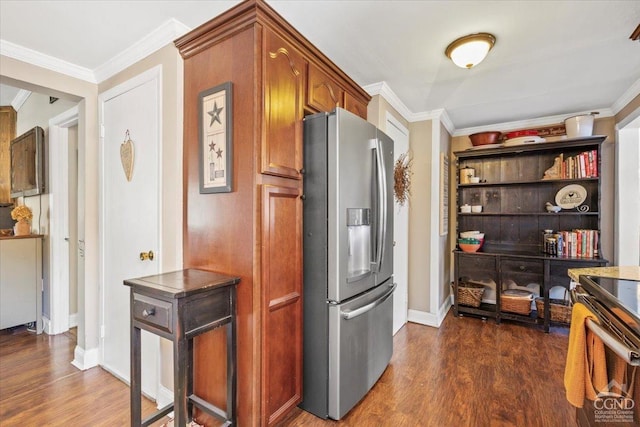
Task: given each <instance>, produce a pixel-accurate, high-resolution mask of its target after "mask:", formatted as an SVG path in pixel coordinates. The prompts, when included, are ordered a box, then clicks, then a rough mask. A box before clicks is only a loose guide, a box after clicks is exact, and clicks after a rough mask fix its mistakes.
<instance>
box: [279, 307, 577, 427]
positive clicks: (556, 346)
mask: <svg viewBox="0 0 640 427" xmlns="http://www.w3.org/2000/svg"><path fill="white" fill-rule="evenodd" d="M568 333H569V330H568V328H552V331H551V333H549V334H545V333H544V332H542V331H541V330H539V329H535V328H531V327H526V326H522V325H518V324H512V323H506V322H503V323H501V324H500V325H497V324H496V323H495V322H494V321H491V320H489V321H486V322H485V321H482V320H480V319H475V318H470V317H462V318H456V317H454V316H453V315H452V313H451V312H449V314H448V315H447V317H446V319H445V321H444V322H443V324H442V326H441V327H440V328H439V329H435V328H430V327H427V326H421V325H417V324H412V323H409V324H407V325H406V326H405V327H404V328H402V329H401V330H400V331H399V332H398V333H397V334H396V336H395V338H394V351H393V357H392V359H391V363H390V365H389V367H388V368H387V370H386V371H385V372H384V374H383V375H382V377H381V378H380V380H379V381H378V383H377V384H376V385H375V386H374V387H373V389H372V390H371V391H370V392H369V394H368V395H367V396H366V397H365V398H364V399H363V400H362V401H361V402H360V403H359V404H358V405H357V406H356V407H355V408H354V409H353V410H351V412H349V413H348V414H347V415H346V417H345V418H343V419H342V420H341V421H340V422H332V421H325V420H321V419H319V418H317V417H315V416H313V415H311V414H309V413H307V412H304V411H302V410H300V409H296V410H295V412H293V413H292V414H290V415H289V416H288V417H287V418H286V419H285V420H284V421H283V422H282V423H281V426H308V427H315V426H325V425H332V426H394V427H401V426H406V427H415V426H438V427H445V426H455V427H462V426H469V427H485V426H487V427H488V426H518V427H524V426H526V427H534V426H541V427H554V426H558V427H567V426H573V425H575V408H573V407H572V406H571V405H570V404H569V403H568V402H567V400H566V399H565V397H564V386H563V375H564V364H565V358H566V351H567V345H568Z"/></svg>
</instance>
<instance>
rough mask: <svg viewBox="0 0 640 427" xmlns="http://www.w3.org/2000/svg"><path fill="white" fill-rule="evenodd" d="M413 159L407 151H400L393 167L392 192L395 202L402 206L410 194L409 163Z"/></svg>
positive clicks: (410, 173)
mask: <svg viewBox="0 0 640 427" xmlns="http://www.w3.org/2000/svg"><path fill="white" fill-rule="evenodd" d="M412 163H413V159H412V158H411V156H410V155H409V153H408V152H407V153H402V154H400V156H399V157H398V160H396V164H395V167H394V169H393V192H394V193H395V196H396V202H398V204H399V205H400V206H404V204H405V203H406V201H407V200H409V196H410V195H411V175H413V173H412V172H411V164H412Z"/></svg>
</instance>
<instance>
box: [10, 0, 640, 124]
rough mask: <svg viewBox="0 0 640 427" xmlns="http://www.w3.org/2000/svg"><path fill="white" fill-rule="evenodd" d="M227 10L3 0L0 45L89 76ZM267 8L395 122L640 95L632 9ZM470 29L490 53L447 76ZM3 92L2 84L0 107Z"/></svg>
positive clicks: (488, 5) (536, 5) (206, 4)
mask: <svg viewBox="0 0 640 427" xmlns="http://www.w3.org/2000/svg"><path fill="white" fill-rule="evenodd" d="M237 3H238V1H207V0H198V1H155V0H144V1H131V0H128V1H117V0H107V1H102V0H92V1H66V0H49V1H30V0H17V1H16V0H2V1H0V39H1V41H0V43H4V46H5V47H6V46H7V45H8V44H10V45H11V46H12V47H13V48H14V49H15V48H16V47H20V48H26V49H30V50H32V51H36V52H39V53H41V54H44V55H48V56H49V57H52V58H53V59H54V60H56V61H65V63H68V64H72V65H73V66H76V67H80V68H81V69H86V70H87V72H88V74H89V75H92V73H94V72H95V71H96V70H98V69H100V68H101V67H104V65H105V64H108V63H109V62H112V61H113V60H114V58H117V57H118V55H119V54H120V53H121V52H123V51H126V50H127V49H128V48H130V47H131V46H132V45H133V44H135V43H136V42H138V41H140V40H142V39H144V38H145V37H146V36H148V35H149V34H150V33H152V32H153V31H154V30H156V29H157V28H159V27H160V26H161V25H162V24H163V23H166V22H167V21H168V20H170V19H172V18H173V19H175V20H177V21H179V23H182V24H184V25H185V26H186V27H189V28H194V27H196V26H198V25H200V24H202V23H204V22H206V21H208V20H209V19H211V18H213V17H214V16H216V15H218V14H219V13H221V12H223V11H224V10H226V9H228V8H229V7H231V6H233V5H235V4H237ZM267 3H268V4H269V5H271V6H272V7H273V8H274V9H275V10H276V11H277V12H278V13H280V14H281V15H282V16H283V17H284V18H285V19H286V20H288V21H289V22H290V23H291V24H292V25H293V26H294V27H295V28H297V29H298V30H299V31H300V32H301V33H302V34H303V35H304V36H306V37H307V38H308V39H309V40H310V41H311V42H312V43H313V44H315V45H316V46H317V47H318V48H319V49H320V50H321V51H322V52H324V53H325V54H326V55H327V56H328V57H329V58H331V59H332V60H333V61H334V62H335V63H336V64H337V65H338V66H339V67H340V68H342V69H343V70H344V71H345V72H346V73H347V74H348V75H350V76H351V77H352V78H353V79H354V80H355V81H356V82H357V83H358V84H360V85H362V86H365V87H366V86H368V85H373V84H376V83H380V82H386V84H387V86H388V88H390V89H391V91H392V92H393V93H394V94H395V95H396V96H397V100H399V102H400V104H401V106H402V107H404V108H403V111H401V113H403V114H404V115H405V116H412V117H417V116H419V115H421V114H423V113H429V112H432V111H434V110H438V109H445V110H446V113H447V115H448V117H449V118H450V120H451V122H452V124H453V126H454V127H455V128H456V129H461V128H471V127H477V126H482V125H487V124H496V123H505V122H512V121H519V120H525V119H534V118H538V117H546V116H555V115H562V114H572V113H577V112H583V111H592V110H598V109H609V111H613V112H614V113H615V110H616V108H615V107H616V105H618V104H619V103H620V100H621V99H626V98H628V97H629V96H635V95H637V94H638V93H640V43H639V42H638V41H635V42H634V41H631V40H630V39H629V36H630V35H631V33H632V32H633V30H634V29H635V28H636V27H637V26H638V24H639V23H640V1H632V0H624V1H614V0H605V1H596V0H593V1H558V0H556V1H546V0H541V1H535V0H528V1H508V2H507V1H502V0H500V1H481V0H477V1H459V0H458V1H418V0H414V1H409V0H393V1H391V0H389V1H384V0H378V1H373V0H370V1H363V0H357V1H356V0H343V1H328V0H325V1H313V0H267ZM185 30H186V28H185ZM476 32H490V33H492V34H494V35H495V36H496V38H497V42H496V45H495V47H494V48H493V50H492V51H491V52H490V53H489V56H488V57H487V58H486V59H485V61H484V62H482V63H481V64H480V65H478V66H477V67H475V68H473V69H471V70H466V69H461V68H458V67H456V66H455V65H454V64H453V63H452V62H451V61H450V60H449V59H448V58H446V57H445V55H444V50H445V48H446V47H447V45H448V44H449V43H450V42H451V41H453V40H454V39H456V38H458V37H460V36H463V35H466V34H470V33H476ZM0 47H3V45H2V44H0ZM2 52H3V51H2V50H0V53H2ZM5 52H6V49H5ZM3 54H5V53H3ZM1 71H2V69H1V64H0V74H1ZM8 90H10V89H9V88H7V87H6V86H5V87H0V91H1V92H2V93H1V94H0V95H1V96H2V104H1V105H6V104H5V99H4V97H5V95H8V96H11V94H10V93H9V92H7V91H8ZM630 92H631V95H630ZM14 96H15V95H14ZM629 100H630V99H629ZM407 118H408V119H410V120H411V117H407Z"/></svg>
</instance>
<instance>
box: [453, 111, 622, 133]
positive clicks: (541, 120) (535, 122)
mask: <svg viewBox="0 0 640 427" xmlns="http://www.w3.org/2000/svg"><path fill="white" fill-rule="evenodd" d="M592 111H598V117H613V116H614V115H615V114H614V113H613V111H612V110H611V108H594V109H592V110H588V111H581V112H576V113H567V114H558V115H555V116H546V117H538V118H536V119H530V120H518V121H514V122H504V123H494V124H491V125H483V126H475V127H468V128H463V129H456V131H455V132H454V133H453V136H462V135H471V134H473V133H478V132H487V131H498V132H505V131H509V130H514V129H527V128H535V127H539V126H548V125H554V124H557V123H564V120H565V119H566V118H568V117H571V116H577V115H580V114H589V113H590V112H592Z"/></svg>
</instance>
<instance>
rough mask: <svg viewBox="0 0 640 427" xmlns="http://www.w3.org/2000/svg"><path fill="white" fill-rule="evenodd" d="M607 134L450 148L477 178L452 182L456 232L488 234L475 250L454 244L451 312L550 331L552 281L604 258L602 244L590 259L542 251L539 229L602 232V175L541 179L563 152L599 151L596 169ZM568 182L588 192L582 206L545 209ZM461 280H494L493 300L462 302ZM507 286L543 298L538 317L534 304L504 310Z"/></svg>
mask: <svg viewBox="0 0 640 427" xmlns="http://www.w3.org/2000/svg"><path fill="white" fill-rule="evenodd" d="M605 138H606V137H604V136H593V137H585V138H579V139H572V140H564V141H559V142H548V143H547V142H544V143H534V144H525V145H520V146H512V147H503V148H491V149H484V150H483V149H471V150H466V151H459V152H456V153H454V154H455V156H456V158H457V168H458V170H459V169H461V168H464V167H471V168H473V169H474V170H475V175H476V176H478V177H480V179H481V180H482V182H480V183H474V184H460V183H458V184H457V186H456V188H457V191H456V207H457V208H458V209H457V211H458V214H457V217H456V219H457V221H456V225H457V231H458V232H461V231H467V230H480V231H481V232H483V233H485V242H484V245H483V247H482V248H481V249H480V251H479V252H476V253H465V252H462V251H461V250H459V249H456V250H455V253H454V254H455V266H454V269H455V280H454V295H455V302H454V313H455V314H456V315H463V314H470V315H476V316H481V317H491V318H495V319H496V321H497V322H500V321H501V320H502V319H507V320H514V321H520V322H524V323H530V324H541V325H543V327H544V329H545V331H548V330H549V325H550V324H551V320H550V314H549V310H548V307H549V291H550V289H551V288H552V287H555V286H561V287H564V288H568V287H569V283H570V281H569V277H568V276H567V269H569V268H577V267H588V266H602V265H605V264H606V263H607V261H606V260H605V259H604V258H603V256H602V251H601V250H599V251H598V253H599V256H598V257H591V258H586V257H575V256H574V257H569V256H554V255H549V254H546V253H544V252H543V241H542V231H543V230H546V229H551V230H554V231H559V230H574V229H590V230H600V211H601V209H600V177H599V176H597V177H588V178H574V179H543V176H544V173H545V171H546V170H547V169H549V168H550V167H551V166H552V165H553V164H554V160H555V159H556V158H557V157H559V156H560V155H562V156H563V158H567V157H572V156H576V155H578V154H580V153H583V152H588V151H594V152H595V153H597V156H596V157H597V158H596V159H594V161H595V162H597V163H596V165H597V170H598V171H601V165H600V161H601V144H602V142H603V141H604V140H605ZM456 176H459V173H457V174H456ZM570 184H578V185H580V186H582V187H583V188H584V189H585V190H586V194H587V195H586V198H585V200H584V201H583V203H582V204H581V205H582V206H583V207H582V208H581V209H583V211H579V210H577V209H563V210H562V211H561V212H559V213H549V212H547V211H546V209H545V203H546V202H551V203H552V204H556V203H555V196H556V194H557V193H558V191H560V190H561V189H562V188H564V187H565V186H567V185H570ZM463 204H469V205H482V207H483V210H482V212H481V213H460V209H459V207H460V206H461V205H463ZM598 246H599V245H598ZM466 280H469V281H473V282H476V283H478V282H479V283H485V284H486V286H487V287H489V288H491V287H492V286H493V284H494V283H495V300H493V298H492V299H490V300H489V301H487V300H485V301H483V303H482V305H481V306H480V307H477V308H475V307H469V306H465V305H461V304H459V303H458V298H457V297H458V286H459V284H460V282H461V281H466ZM509 287H518V288H521V287H522V288H524V287H527V288H529V289H530V290H534V293H536V294H539V295H540V296H543V297H544V298H545V313H544V316H543V318H542V319H540V318H538V316H537V312H535V310H534V311H532V313H531V315H529V316H524V315H518V314H514V313H507V312H503V311H501V307H500V295H501V292H502V291H504V290H505V289H508V288H509ZM536 288H537V289H536ZM536 290H537V292H535V291H536ZM485 294H486V293H485Z"/></svg>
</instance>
